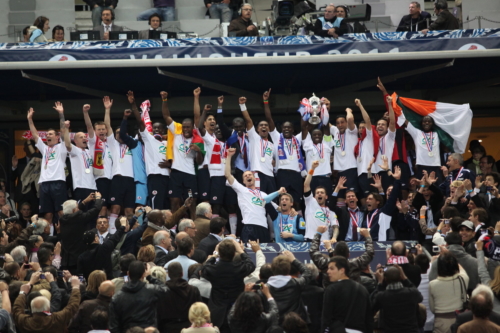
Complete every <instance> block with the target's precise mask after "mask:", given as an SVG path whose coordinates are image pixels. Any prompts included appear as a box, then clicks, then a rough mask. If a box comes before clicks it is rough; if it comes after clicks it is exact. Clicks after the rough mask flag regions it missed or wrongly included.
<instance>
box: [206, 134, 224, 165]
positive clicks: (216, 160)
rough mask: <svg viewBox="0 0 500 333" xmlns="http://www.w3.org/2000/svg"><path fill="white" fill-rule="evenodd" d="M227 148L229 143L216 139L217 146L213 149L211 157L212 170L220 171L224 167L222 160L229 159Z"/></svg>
mask: <svg viewBox="0 0 500 333" xmlns="http://www.w3.org/2000/svg"><path fill="white" fill-rule="evenodd" d="M207 134H208V133H207ZM209 135H210V134H209ZM227 147H228V143H227V142H223V141H219V139H217V138H215V145H214V147H213V149H212V155H211V156H210V168H211V169H217V170H219V169H220V168H221V167H222V159H226V158H227Z"/></svg>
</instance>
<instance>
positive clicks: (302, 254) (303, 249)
mask: <svg viewBox="0 0 500 333" xmlns="http://www.w3.org/2000/svg"><path fill="white" fill-rule="evenodd" d="M404 243H405V244H406V248H407V249H409V248H410V247H411V246H412V245H415V244H417V242H416V241H404ZM310 245H311V243H309V242H289V243H286V244H283V243H266V244H260V248H261V249H262V252H263V253H264V255H265V256H266V262H269V263H270V262H272V261H273V259H274V257H276V256H277V255H279V253H280V252H281V251H284V250H288V251H290V252H293V254H294V255H295V258H296V259H297V260H299V261H300V262H303V263H305V264H307V263H312V260H311V256H310V255H309V247H310ZM347 245H348V246H349V252H350V258H351V259H352V258H356V257H359V256H360V255H362V254H363V253H364V252H365V251H366V248H365V242H347ZM391 246H392V241H391V242H377V241H375V242H373V248H374V250H375V256H374V258H373V260H372V262H371V264H370V266H371V269H372V270H375V268H376V266H377V264H379V263H382V264H383V265H385V263H386V262H387V259H386V250H387V249H388V248H391ZM320 250H321V252H323V253H324V254H325V255H328V252H327V251H326V249H325V248H324V246H323V244H321V247H320ZM246 252H247V253H248V254H249V255H250V257H251V258H252V260H254V262H255V253H253V251H252V250H251V249H250V246H247V250H246Z"/></svg>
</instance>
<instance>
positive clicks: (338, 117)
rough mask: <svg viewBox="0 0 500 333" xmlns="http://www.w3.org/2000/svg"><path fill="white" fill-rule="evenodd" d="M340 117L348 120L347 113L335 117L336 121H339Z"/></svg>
mask: <svg viewBox="0 0 500 333" xmlns="http://www.w3.org/2000/svg"><path fill="white" fill-rule="evenodd" d="M340 118H344V120H345V121H347V116H346V115H343V114H341V115H338V116H337V117H335V123H337V120H338V119H340Z"/></svg>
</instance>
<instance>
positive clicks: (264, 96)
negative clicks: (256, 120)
mask: <svg viewBox="0 0 500 333" xmlns="http://www.w3.org/2000/svg"><path fill="white" fill-rule="evenodd" d="M269 95H271V88H269V90H267V91H264V93H263V94H262V101H263V102H264V114H265V115H266V121H267V123H268V124H269V131H270V132H272V131H274V130H275V129H276V126H275V125H274V120H273V116H272V114H271V109H270V108H269Z"/></svg>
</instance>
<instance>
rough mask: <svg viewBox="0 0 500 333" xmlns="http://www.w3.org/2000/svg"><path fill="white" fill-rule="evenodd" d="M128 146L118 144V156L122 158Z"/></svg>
mask: <svg viewBox="0 0 500 333" xmlns="http://www.w3.org/2000/svg"><path fill="white" fill-rule="evenodd" d="M127 150H128V146H127V145H123V144H122V145H120V158H121V159H122V160H123V158H124V157H125V154H126V153H127Z"/></svg>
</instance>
